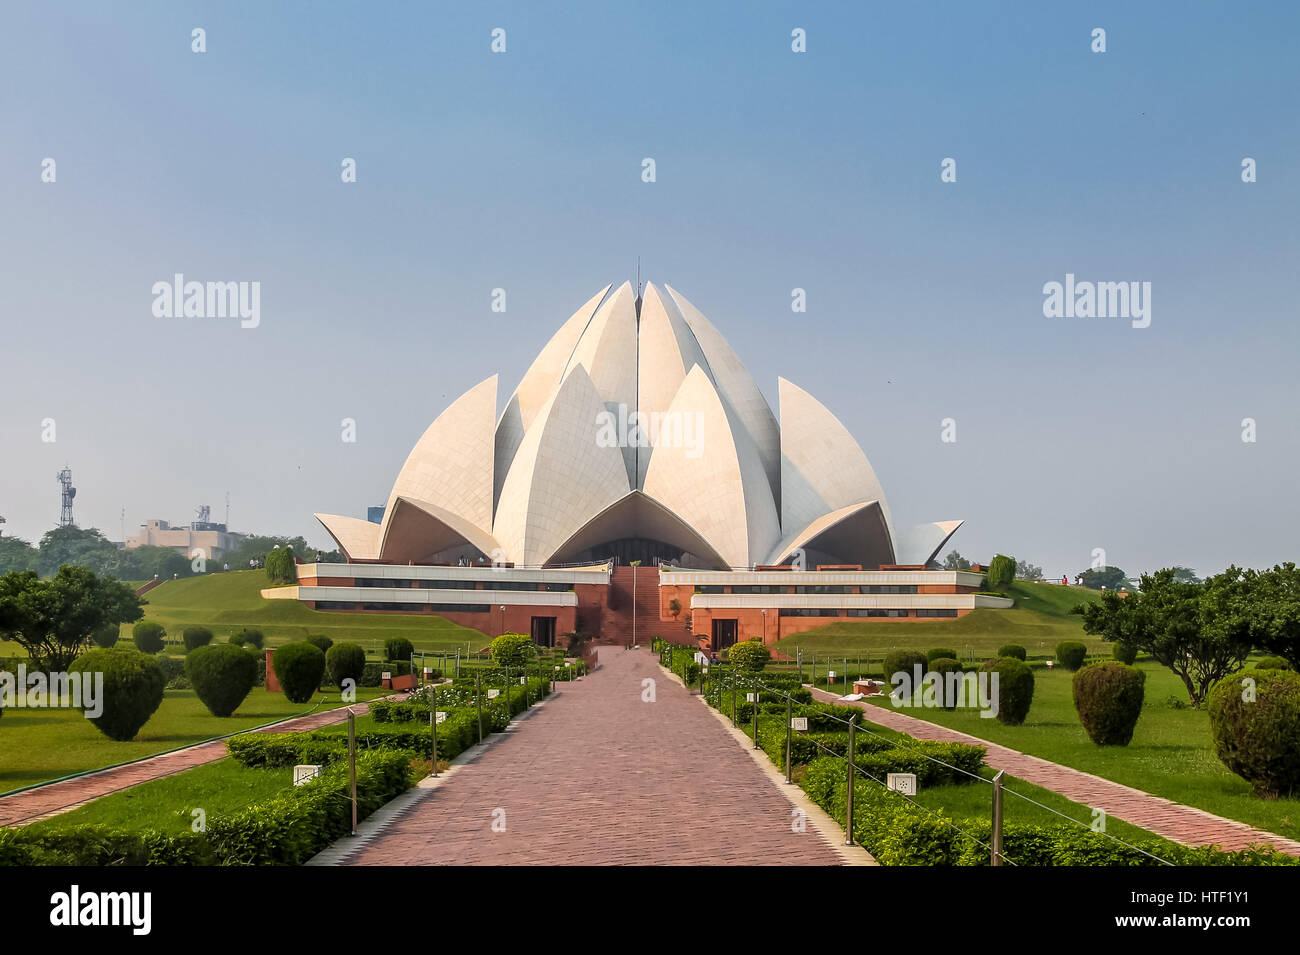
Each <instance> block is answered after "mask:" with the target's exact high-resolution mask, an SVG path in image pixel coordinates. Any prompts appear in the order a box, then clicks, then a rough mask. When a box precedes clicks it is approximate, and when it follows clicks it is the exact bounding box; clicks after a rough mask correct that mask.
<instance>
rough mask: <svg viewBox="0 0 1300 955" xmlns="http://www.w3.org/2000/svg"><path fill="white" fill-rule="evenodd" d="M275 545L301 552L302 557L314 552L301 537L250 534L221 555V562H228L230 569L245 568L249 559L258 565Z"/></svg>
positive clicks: (296, 552) (297, 552)
mask: <svg viewBox="0 0 1300 955" xmlns="http://www.w3.org/2000/svg"><path fill="white" fill-rule="evenodd" d="M276 547H279V548H280V549H281V550H283V549H284V548H286V547H287V548H289V549H290V550H291V551H293V552H294V553H295V554H302V555H303V556H304V557H305V556H306V555H308V554H311V553H314V552H315V548H313V547H309V546H308V545H307V542H306V541H305V540H303V539H302V538H301V537H277V536H274V535H272V536H264V535H257V534H255V535H250V536H248V537H245V538H243V539H242V540H241V541H240V542H239V544H238V545H237V546H236V547H233V548H231V549H230V550H228V551H226V552H225V553H224V554H222V555H221V560H222V562H223V563H228V564H230V569H231V570H247V569H248V567H249V563H248V562H249V561H250V560H252V561H257V562H258V566H261V565H262V562H263V561H264V560H266V558H267V557H268V556H269V555H270V554H271V552H272V551H273V550H275V548H276Z"/></svg>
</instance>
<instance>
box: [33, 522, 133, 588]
mask: <svg viewBox="0 0 1300 955" xmlns="http://www.w3.org/2000/svg"><path fill="white" fill-rule="evenodd" d="M64 564H71V565H73V566H75V567H88V568H90V569H91V570H93V571H94V572H95V573H97V574H103V575H107V576H110V577H116V576H118V570H119V568H120V567H121V564H122V552H121V551H119V550H118V549H117V547H116V546H114V544H113V542H112V541H110V540H108V539H106V538H105V537H104V535H103V534H101V533H100V532H99V531H97V530H95V528H93V527H90V528H81V527H76V526H75V525H68V526H67V527H56V528H54V530H52V531H46V533H45V536H43V537H42V538H41V543H40V556H39V558H38V559H37V563H36V569H37V570H39V571H40V572H41V575H42V576H44V577H49V576H51V575H53V574H55V573H56V572H57V571H58V569H59V568H60V567H62V566H63V565H64Z"/></svg>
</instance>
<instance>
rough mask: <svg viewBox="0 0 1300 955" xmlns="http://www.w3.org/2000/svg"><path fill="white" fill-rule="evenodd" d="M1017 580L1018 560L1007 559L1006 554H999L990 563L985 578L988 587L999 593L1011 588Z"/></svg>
mask: <svg viewBox="0 0 1300 955" xmlns="http://www.w3.org/2000/svg"><path fill="white" fill-rule="evenodd" d="M1015 578H1016V559H1015V558H1014V557H1007V556H1006V555H1005V554H998V555H997V556H995V557H994V558H993V559H992V560H991V561H989V570H988V574H987V575H986V576H985V580H986V581H987V583H986V586H987V587H988V589H989V590H996V591H998V592H999V593H1001V592H1004V591H1006V590H1007V588H1009V587H1010V586H1011V584H1012V582H1013V581H1014V580H1015Z"/></svg>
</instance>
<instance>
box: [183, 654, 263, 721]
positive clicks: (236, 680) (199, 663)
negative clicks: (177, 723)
mask: <svg viewBox="0 0 1300 955" xmlns="http://www.w3.org/2000/svg"><path fill="white" fill-rule="evenodd" d="M185 675H186V676H187V677H189V680H190V685H191V686H193V687H194V693H195V695H196V696H198V698H199V699H200V700H202V701H203V705H204V706H206V707H207V708H208V712H209V713H211V714H212V715H213V716H229V715H230V714H231V713H233V712H235V710H236V709H237V708H238V707H239V704H240V703H243V702H244V698H245V697H246V696H248V694H249V691H250V690H252V689H253V684H254V683H256V682H257V657H255V656H253V654H251V653H249V652H248V651H246V650H244V649H243V647H236V646H232V645H230V644H229V643H219V644H215V645H212V646H207V645H204V646H198V647H195V648H194V649H193V650H191V651H190V652H189V655H188V656H186V657H185Z"/></svg>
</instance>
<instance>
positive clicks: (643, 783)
mask: <svg viewBox="0 0 1300 955" xmlns="http://www.w3.org/2000/svg"><path fill="white" fill-rule="evenodd" d="M645 678H652V679H654V680H655V688H656V696H657V702H655V703H643V702H642V701H641V692H642V687H641V681H642V680H643V679H645ZM496 809H502V810H504V811H505V823H506V831H505V832H493V831H492V822H493V815H492V814H493V810H496ZM790 822H791V804H790V802H789V801H788V800H787V799H786V798H785V796H783V795H782V794H781V790H780V788H778V784H777V783H774V782H773V781H772V780H771V779H770V778H769V777H768V776H767V775H766V774H765V773H764V772H763V770H762V769H761V768H760V767H759V766H758V765H757V764H756V763H755V761H754V760H753V758H752V757H751V756H750V755H749V753H747V752H746V751H745V750H744V749H742V748H741V747H740V746H738V745H737V744H736V741H735V739H733V738H732V737H731V736H730V735H729V734H728V732H727V730H726V728H725V727H724V726H723V725H722V724H721V723H720V722H719V721H718V720H717V718H716V717H715V716H714V715H713V714H712V712H710V710H709V709H708V708H707V707H705V706H704V705H703V704H702V703H701V702H700V701H698V700H694V699H691V697H690V694H689V693H688V691H687V690H685V689H684V688H683V687H682V686H681V685H680V684H678V683H676V682H674V681H673V680H672V679H671V678H670V677H668V676H667V675H665V673H664V672H663V671H662V670H661V669H660V668H659V666H658V664H657V658H656V657H654V656H653V655H651V654H650V653H649V652H647V651H644V650H639V651H638V650H631V651H629V650H623V649H621V648H617V647H602V648H601V668H600V669H599V670H597V671H596V672H594V673H593V674H592V675H591V676H589V677H587V678H586V679H583V680H580V681H578V682H576V683H562V684H560V687H559V691H558V692H557V693H556V694H555V695H553V696H552V697H551V698H550V699H549V700H548V701H547V702H546V703H545V704H544V707H543V709H542V710H541V711H540V712H537V713H535V714H533V715H532V716H531V717H530V718H529V719H526V720H524V721H522V722H520V723H519V724H518V726H517V727H516V728H515V729H513V730H512V731H511V732H510V733H508V734H507V735H506V736H504V737H503V738H502V739H500V740H499V741H498V742H497V743H496V744H495V745H493V746H492V747H491V748H489V749H487V750H486V751H485V752H483V754H482V755H481V756H479V757H478V759H477V760H476V761H475V762H473V763H472V764H470V765H467V766H465V767H463V768H462V769H460V770H459V771H458V772H457V773H456V774H454V775H452V776H451V777H449V778H448V779H447V780H446V781H445V782H444V783H443V784H442V785H441V786H439V787H438V788H437V789H434V790H430V791H429V793H428V794H427V795H426V796H424V797H423V798H421V799H419V800H418V801H416V802H414V804H413V805H412V806H411V808H410V809H409V810H408V811H406V812H404V813H402V814H401V815H399V816H397V817H396V818H395V819H394V820H393V821H392V822H390V823H389V824H388V825H387V826H386V827H385V828H384V829H383V830H382V831H381V832H379V833H378V834H377V835H376V836H375V837H374V838H373V839H371V840H370V841H368V842H367V843H366V844H364V845H363V846H361V847H359V848H358V849H357V850H356V851H354V852H353V853H351V854H350V855H348V856H346V857H345V860H346V862H345V864H351V865H441V864H456V865H467V864H488V865H491V864H506V863H510V864H516V865H518V864H550V865H618V864H627V865H690V864H710V863H718V864H728V863H731V864H782V865H838V864H840V862H841V858H840V856H839V855H837V854H836V853H835V852H834V851H833V850H832V849H831V848H830V846H829V845H828V843H827V842H825V841H823V838H822V837H821V836H820V835H819V834H818V833H817V832H816V831H815V830H814V827H813V826H812V825H809V826H808V831H807V832H804V833H796V832H792V831H791V826H790Z"/></svg>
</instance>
